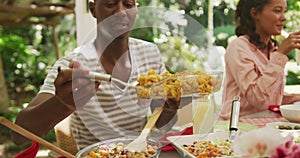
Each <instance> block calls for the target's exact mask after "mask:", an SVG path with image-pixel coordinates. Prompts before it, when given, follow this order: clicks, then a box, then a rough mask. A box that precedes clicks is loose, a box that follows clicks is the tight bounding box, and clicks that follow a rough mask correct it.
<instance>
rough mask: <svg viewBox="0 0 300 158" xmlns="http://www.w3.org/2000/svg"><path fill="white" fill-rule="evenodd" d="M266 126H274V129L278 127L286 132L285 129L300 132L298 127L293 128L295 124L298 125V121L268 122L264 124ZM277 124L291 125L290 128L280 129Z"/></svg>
mask: <svg viewBox="0 0 300 158" xmlns="http://www.w3.org/2000/svg"><path fill="white" fill-rule="evenodd" d="M266 126H268V127H274V128H276V129H279V130H280V131H282V132H287V131H291V132H300V129H294V128H295V127H296V126H298V127H300V124H299V123H292V122H272V123H268V124H266ZM279 126H285V127H287V126H288V127H291V128H292V129H280V128H279Z"/></svg>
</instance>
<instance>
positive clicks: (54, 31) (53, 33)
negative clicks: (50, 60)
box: [51, 25, 60, 59]
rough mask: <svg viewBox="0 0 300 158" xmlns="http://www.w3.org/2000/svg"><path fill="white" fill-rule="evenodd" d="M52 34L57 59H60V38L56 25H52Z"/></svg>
mask: <svg viewBox="0 0 300 158" xmlns="http://www.w3.org/2000/svg"><path fill="white" fill-rule="evenodd" d="M51 32H52V38H53V44H54V48H55V55H56V59H59V58H60V52H59V47H58V37H57V33H56V25H52V31H51Z"/></svg>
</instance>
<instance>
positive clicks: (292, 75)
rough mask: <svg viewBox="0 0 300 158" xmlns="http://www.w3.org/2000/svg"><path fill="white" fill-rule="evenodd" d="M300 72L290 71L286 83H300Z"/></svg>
mask: <svg viewBox="0 0 300 158" xmlns="http://www.w3.org/2000/svg"><path fill="white" fill-rule="evenodd" d="M298 76H300V72H293V71H288V75H287V76H286V85H297V84H300V78H298Z"/></svg>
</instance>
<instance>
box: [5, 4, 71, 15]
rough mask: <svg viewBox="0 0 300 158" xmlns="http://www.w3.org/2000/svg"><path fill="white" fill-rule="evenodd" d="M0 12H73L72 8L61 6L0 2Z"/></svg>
mask: <svg viewBox="0 0 300 158" xmlns="http://www.w3.org/2000/svg"><path fill="white" fill-rule="evenodd" d="M0 12H4V13H7V14H20V13H21V14H22V13H29V14H30V15H31V16H50V15H65V14H72V13H74V9H69V8H63V7H55V6H54V7H49V6H47V7H37V6H28V7H25V6H11V5H5V4H0Z"/></svg>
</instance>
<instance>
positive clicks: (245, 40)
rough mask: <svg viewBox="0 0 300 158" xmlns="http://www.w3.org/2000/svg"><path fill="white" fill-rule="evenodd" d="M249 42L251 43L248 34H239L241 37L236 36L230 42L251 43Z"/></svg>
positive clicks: (231, 43)
mask: <svg viewBox="0 0 300 158" xmlns="http://www.w3.org/2000/svg"><path fill="white" fill-rule="evenodd" d="M249 44H250V42H249V37H248V36H246V35H243V36H239V37H236V38H234V39H233V40H231V42H230V43H229V46H230V45H249Z"/></svg>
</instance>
